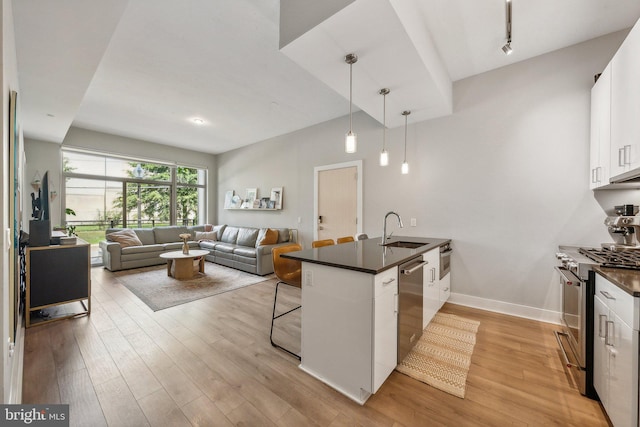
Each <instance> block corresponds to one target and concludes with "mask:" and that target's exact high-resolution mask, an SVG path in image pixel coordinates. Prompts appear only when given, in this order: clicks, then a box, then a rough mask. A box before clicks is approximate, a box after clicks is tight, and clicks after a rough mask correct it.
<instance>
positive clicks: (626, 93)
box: [611, 25, 640, 176]
mask: <svg viewBox="0 0 640 427" xmlns="http://www.w3.org/2000/svg"><path fill="white" fill-rule="evenodd" d="M639 51H640V25H636V26H635V27H634V28H633V29H632V30H631V32H630V33H629V35H628V36H627V38H626V39H625V41H624V42H623V43H622V46H621V47H620V49H619V50H618V52H616V54H615V56H614V57H613V59H612V60H611V66H612V69H611V176H615V175H617V174H619V173H622V172H625V171H627V170H630V169H634V168H636V167H638V166H640V152H639V148H640V147H639V144H640V120H638V117H640V54H638V52H639Z"/></svg>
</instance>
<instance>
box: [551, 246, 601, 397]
mask: <svg viewBox="0 0 640 427" xmlns="http://www.w3.org/2000/svg"><path fill="white" fill-rule="evenodd" d="M560 250H561V252H559V253H557V254H556V257H557V258H558V260H559V265H557V266H556V267H555V269H556V271H557V272H558V274H559V279H560V285H561V293H562V324H561V328H560V331H555V335H556V339H557V341H558V346H559V348H560V353H561V355H562V359H563V362H564V364H565V365H566V366H567V368H568V370H569V373H570V374H571V376H572V377H573V379H574V381H575V384H576V386H577V387H578V390H580V393H582V394H584V395H587V396H589V397H594V395H595V393H594V391H593V381H592V375H593V369H592V367H593V281H594V279H593V271H592V268H593V266H594V265H597V263H595V262H593V261H592V260H590V259H588V258H586V257H585V256H583V255H582V254H580V252H579V250H578V248H572V247H562V246H561V247H560Z"/></svg>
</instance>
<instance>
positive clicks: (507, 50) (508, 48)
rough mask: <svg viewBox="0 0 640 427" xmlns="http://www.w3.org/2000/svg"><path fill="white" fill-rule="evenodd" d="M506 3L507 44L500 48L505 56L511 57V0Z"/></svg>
mask: <svg viewBox="0 0 640 427" xmlns="http://www.w3.org/2000/svg"><path fill="white" fill-rule="evenodd" d="M506 1H507V43H506V44H505V45H504V46H502V51H503V52H504V54H505V55H511V52H513V49H512V48H511V0H506Z"/></svg>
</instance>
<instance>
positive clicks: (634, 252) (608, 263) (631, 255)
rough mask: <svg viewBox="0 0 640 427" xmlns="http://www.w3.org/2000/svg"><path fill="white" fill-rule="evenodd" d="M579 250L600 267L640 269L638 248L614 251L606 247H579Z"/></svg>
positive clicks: (639, 251) (639, 250)
mask: <svg viewBox="0 0 640 427" xmlns="http://www.w3.org/2000/svg"><path fill="white" fill-rule="evenodd" d="M579 252H580V253H581V254H583V255H585V256H586V257H587V258H589V259H591V260H593V261H595V262H597V263H598V264H600V266H602V267H615V268H630V269H634V270H640V249H627V250H623V251H619V250H615V251H614V250H611V249H608V248H601V249H593V248H580V250H579Z"/></svg>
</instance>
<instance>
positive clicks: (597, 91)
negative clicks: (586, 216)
mask: <svg viewBox="0 0 640 427" xmlns="http://www.w3.org/2000/svg"><path fill="white" fill-rule="evenodd" d="M610 150H611V65H608V66H607V68H605V70H604V71H603V72H602V74H601V75H600V78H599V79H598V81H597V82H596V84H595V85H594V86H593V88H592V89H591V156H590V171H591V176H590V177H589V188H590V189H592V190H593V189H594V188H598V187H600V186H602V185H606V184H608V183H609V177H610V169H611V165H610V158H611V154H610Z"/></svg>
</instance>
